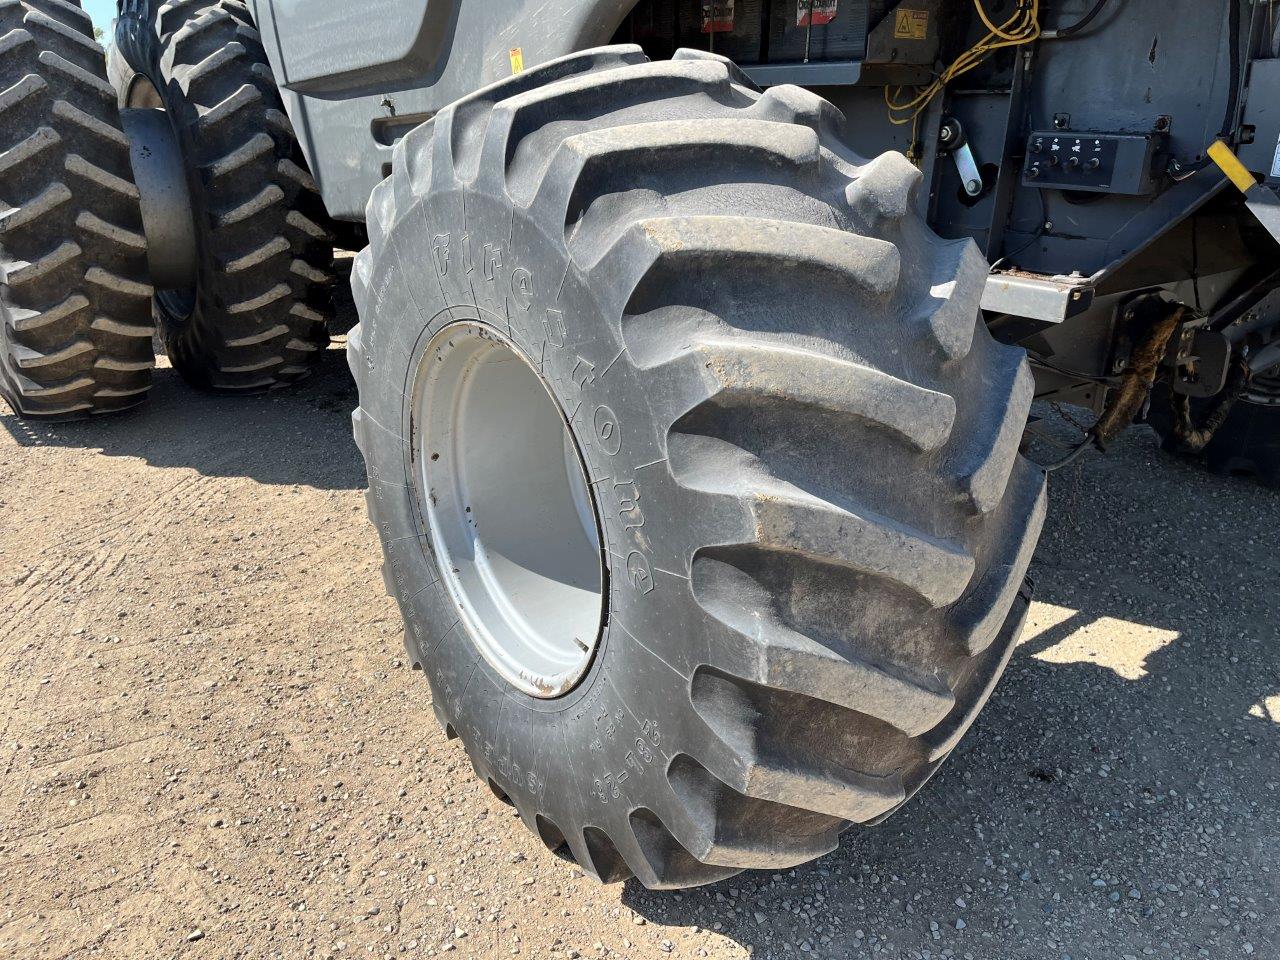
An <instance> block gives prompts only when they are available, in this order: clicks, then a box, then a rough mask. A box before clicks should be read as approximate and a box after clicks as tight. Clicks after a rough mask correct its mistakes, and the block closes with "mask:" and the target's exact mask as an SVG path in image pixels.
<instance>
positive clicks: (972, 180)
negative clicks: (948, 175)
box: [938, 117, 983, 197]
mask: <svg viewBox="0 0 1280 960" xmlns="http://www.w3.org/2000/svg"><path fill="white" fill-rule="evenodd" d="M938 147H939V149H941V150H942V151H944V152H946V153H949V154H951V159H953V160H954V161H955V163H956V171H957V172H958V173H959V174H960V182H961V183H962V184H963V185H964V192H965V193H967V194H968V195H969V196H971V197H977V196H981V195H982V189H983V184H982V171H981V170H979V169H978V161H977V160H976V159H975V158H974V156H973V150H972V149H971V148H970V146H969V141H968V139H966V137H965V135H964V127H962V126H961V125H960V121H959V120H957V119H956V118H955V117H948V118H947V119H946V120H944V121H943V122H942V127H941V129H939V131H938Z"/></svg>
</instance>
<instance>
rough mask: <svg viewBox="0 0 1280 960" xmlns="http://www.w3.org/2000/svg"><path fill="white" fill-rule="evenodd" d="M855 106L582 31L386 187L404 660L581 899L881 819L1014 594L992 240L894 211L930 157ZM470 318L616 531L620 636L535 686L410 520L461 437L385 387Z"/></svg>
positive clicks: (385, 372)
mask: <svg viewBox="0 0 1280 960" xmlns="http://www.w3.org/2000/svg"><path fill="white" fill-rule="evenodd" d="M842 122H843V117H842V116H841V115H840V114H839V113H838V112H837V111H836V110H835V109H834V108H833V107H831V106H830V105H829V104H828V103H826V102H825V101H823V100H821V99H820V98H818V97H816V96H814V95H812V94H810V93H807V92H805V91H803V90H800V89H798V88H794V87H777V88H774V89H772V90H770V91H769V92H767V93H764V94H761V93H760V92H759V91H757V90H755V89H754V88H752V87H750V86H749V82H748V81H746V80H745V78H743V77H742V76H741V75H740V74H739V73H738V72H737V71H736V69H735V68H734V67H732V65H731V64H729V63H728V61H725V60H722V59H720V58H717V57H709V56H707V55H704V54H696V53H689V52H682V53H681V54H678V55H677V57H676V59H674V60H672V61H670V62H657V63H650V62H648V61H647V59H646V58H645V57H644V55H643V53H642V52H641V51H640V50H639V48H635V47H611V48H603V49H600V50H595V51H589V52H586V53H583V54H578V55H574V56H571V57H568V58H565V59H563V60H560V61H554V62H551V63H548V64H546V65H544V66H541V67H538V68H537V69H534V70H530V71H528V72H527V73H524V74H522V75H519V76H517V77H513V78H511V79H509V80H506V81H503V82H501V83H499V84H496V85H494V86H492V87H490V88H487V89H485V90H481V91H479V92H478V93H476V94H474V95H473V96H470V97H468V98H466V99H464V100H462V101H459V102H458V103H456V104H454V105H453V106H451V107H449V108H447V109H445V110H443V111H441V113H440V114H438V115H437V116H436V117H435V118H434V120H433V121H432V122H429V123H427V124H425V125H423V126H422V127H421V128H419V129H417V130H415V131H414V132H412V133H411V134H410V135H409V136H407V137H406V138H405V139H404V141H403V142H402V143H401V144H400V145H399V147H398V152H397V154H396V158H395V164H394V173H393V175H392V177H390V178H389V179H388V180H387V181H385V182H384V183H383V184H381V185H380V187H379V188H378V189H377V190H376V191H375V194H374V196H373V198H372V199H371V201H370V205H369V212H368V214H369V215H368V223H369V234H370V246H369V247H368V248H367V249H366V250H365V251H363V252H362V253H361V254H360V255H359V256H358V257H357V260H356V265H355V269H354V270H353V274H352V287H353V291H354V295H355V300H356V304H357V306H358V308H359V310H360V314H361V323H360V325H359V326H358V327H357V328H356V329H355V330H354V331H353V332H352V335H351V337H350V339H349V343H348V357H349V361H350V364H351V368H352V370H353V373H354V374H355V377H356V380H357V383H358V386H359V391H360V407H359V409H358V410H357V411H356V413H355V415H354V422H355V434H356V440H357V443H358V445H359V446H360V448H361V451H362V452H363V454H364V458H365V461H366V464H367V468H368V475H369V484H370V489H369V494H368V504H369V510H370V514H371V517H372V519H373V522H374V524H375V526H376V528H377V530H378V533H379V536H380V538H381V540H382V546H383V550H384V552H385V555H386V564H385V567H384V572H385V577H384V579H385V580H386V583H387V586H388V589H389V591H390V592H391V593H392V595H393V596H394V597H395V598H396V600H397V601H398V603H399V605H400V608H401V612H402V614H403V616H404V618H405V621H406V625H407V630H406V646H407V648H408V651H409V656H410V660H411V661H412V662H413V664H414V665H415V666H421V667H422V668H423V669H424V670H425V672H426V675H427V678H428V680H429V681H430V683H431V688H432V694H433V696H432V700H433V706H434V709H435V711H436V713H437V715H438V717H439V719H440V721H441V722H442V723H443V724H444V725H445V727H446V730H447V731H448V732H449V733H450V734H451V735H456V736H458V737H460V738H461V739H462V741H463V745H464V746H465V748H466V750H467V753H468V756H469V758H470V760H471V762H472V764H473V766H474V767H475V769H476V770H477V772H478V774H479V775H480V776H481V777H482V778H483V779H485V780H487V781H488V782H489V784H490V786H491V787H492V788H493V789H494V790H495V792H497V793H498V794H499V795H500V796H502V797H504V798H505V799H507V800H508V801H509V802H510V803H511V804H513V805H514V807H515V808H516V810H517V811H518V812H519V815H520V817H521V818H522V819H523V820H524V822H525V823H526V825H527V826H528V827H529V828H530V829H531V830H533V831H535V832H536V833H537V834H538V835H539V836H540V837H541V838H542V840H543V841H544V842H545V843H546V845H547V846H548V847H550V848H552V849H555V850H557V851H558V852H560V853H562V854H563V855H566V856H569V857H571V858H572V859H573V860H575V861H576V862H577V863H578V864H580V865H581V867H582V868H583V869H584V870H585V871H586V872H587V873H588V874H590V875H592V876H595V877H597V878H598V879H600V880H604V881H613V880H620V879H623V878H625V877H627V876H630V875H635V876H636V877H638V878H639V880H640V881H641V882H642V883H643V884H645V885H646V886H648V887H651V888H652V887H683V886H691V885H697V884H703V883H708V882H712V881H715V880H717V879H720V878H724V877H727V876H730V875H732V874H734V873H736V872H738V871H741V870H743V869H748V868H781V867H786V866H790V865H794V864H798V863H801V862H804V861H807V860H810V859H812V858H814V857H817V856H819V855H821V854H823V853H826V852H827V851H829V850H831V849H833V848H834V847H835V846H836V844H837V840H838V836H839V834H840V832H841V831H842V830H843V829H845V828H846V827H847V826H848V825H849V824H850V823H869V822H873V821H877V820H879V819H881V818H883V817H885V816H887V815H888V814H889V813H891V812H892V811H893V810H895V809H896V808H897V807H898V806H899V805H900V804H902V803H903V802H904V801H905V800H906V799H907V798H908V797H909V796H910V795H911V794H912V793H914V792H915V791H916V790H917V789H918V788H919V787H920V786H921V785H922V784H923V783H924V781H925V780H926V779H927V778H928V777H929V775H930V774H931V773H932V772H933V771H934V770H935V769H936V767H937V765H938V764H939V763H940V762H941V761H942V759H944V758H945V757H946V755H947V754H948V753H949V752H950V751H951V750H952V749H953V747H954V746H955V745H956V743H957V742H958V740H959V738H960V737H961V735H962V734H963V733H964V731H965V730H966V729H967V728H968V726H969V724H970V723H971V722H972V721H973V719H974V717H975V716H976V714H977V712H978V710H979V709H980V708H981V706H982V705H983V703H984V702H985V700H986V698H987V696H988V694H989V693H990V691H991V689H992V687H993V685H994V683H995V681H996V679H997V677H998V676H999V674H1000V673H1001V671H1002V670H1003V668H1004V665H1005V663H1006V662H1007V660H1008V657H1009V655H1010V652H1011V650H1012V647H1013V644H1014V642H1015V640H1016V635H1017V632H1018V629H1019V626H1020V624H1021V621H1022V617H1023V615H1024V613H1025V610H1026V607H1027V605H1028V602H1029V592H1028V590H1027V589H1026V586H1025V583H1024V574H1025V571H1026V568H1027V565H1028V564H1029V562H1030V560H1031V555H1032V552H1033V550H1034V546H1035V542H1036V539H1037V536H1038V533H1039V530H1040V526H1041V523H1042V520H1043V516H1044V505H1045V487H1044V479H1043V476H1042V474H1041V473H1040V472H1039V471H1038V470H1037V469H1035V468H1033V467H1032V466H1031V465H1030V464H1029V463H1027V462H1026V461H1025V460H1023V459H1022V458H1021V457H1020V456H1019V455H1018V452H1017V448H1018V443H1019V439H1020V437H1021V434H1022V428H1023V425H1024V423H1025V420H1026V416H1027V412H1028V409H1029V406H1030V403H1031V395H1032V387H1031V378H1030V373H1029V370H1028V368H1027V365H1026V363H1025V358H1024V356H1023V354H1022V352H1021V351H1020V350H1016V349H1013V348H1009V347H1005V346H1002V345H999V344H997V343H996V342H995V341H993V340H992V339H991V337H990V336H989V335H988V334H987V332H986V330H985V327H984V326H983V324H982V323H981V322H980V320H979V311H978V303H979V297H980V294H981V290H982V287H983V283H984V282H985V277H986V265H985V263H984V262H983V261H982V258H981V257H980V256H979V255H978V254H977V252H976V249H975V248H974V247H973V246H972V245H971V244H969V243H967V242H965V243H958V242H947V241H943V240H941V239H939V238H938V237H937V236H935V235H934V234H932V233H931V232H930V231H929V230H928V229H927V227H926V226H925V225H924V224H923V222H922V221H921V220H920V219H919V218H918V217H917V216H916V214H915V213H914V212H913V207H912V204H911V197H912V195H913V192H914V189H915V187H916V184H917V182H918V180H919V174H918V172H917V171H916V170H915V169H914V168H913V167H911V165H910V164H909V163H907V161H906V160H905V159H903V158H901V157H900V156H897V155H885V156H882V157H880V158H877V159H874V160H871V161H866V160H863V159H861V158H858V157H856V156H854V155H852V154H851V152H850V151H849V150H848V148H847V147H846V146H845V145H844V143H843V141H842V139H841V137H840V125H841V124H842ZM460 321H468V322H473V323H474V322H478V323H481V324H488V325H490V326H491V328H492V329H493V330H494V331H495V333H497V334H500V335H501V336H503V337H505V338H508V339H509V340H510V341H511V342H514V343H515V344H516V345H517V346H518V347H519V348H520V349H521V350H522V351H523V354H524V356H525V358H526V359H527V360H528V361H529V362H530V363H532V364H534V365H535V366H536V367H537V368H538V369H539V370H540V371H541V373H542V376H543V379H544V380H545V383H546V384H547V385H548V387H549V389H550V391H551V392H552V394H553V395H554V397H555V399H556V401H557V402H558V404H559V405H560V407H561V412H562V415H563V417H564V419H565V421H566V422H568V424H569V426H570V430H571V432H572V433H573V435H574V439H575V441H576V442H577V445H578V447H579V449H580V452H581V455H582V458H583V460H584V462H585V465H586V471H587V474H588V477H589V481H590V488H591V490H592V491H593V493H594V505H595V508H596V512H597V514H598V515H599V517H600V518H601V520H602V528H603V544H604V546H603V554H604V563H605V566H606V567H607V570H608V580H607V582H608V587H607V615H606V616H605V618H604V620H605V622H604V624H603V627H602V630H601V634H600V636H599V639H598V645H597V647H596V650H595V654H594V659H593V661H592V663H591V666H590V670H589V672H588V673H587V674H586V676H585V678H584V679H583V680H582V681H581V682H580V683H579V684H578V686H577V687H575V688H574V689H573V690H572V691H571V692H569V693H567V694H565V695H563V696H560V697H557V698H555V699H537V698H534V697H530V696H528V695H526V694H525V693H522V692H520V691H518V690H516V689H515V688H514V687H513V686H511V685H510V684H508V683H507V682H506V681H504V680H503V679H502V677H501V676H499V675H498V674H497V673H496V672H495V670H494V669H493V667H492V665H491V663H490V662H489V661H488V660H487V659H486V658H485V657H483V656H481V655H480V653H479V652H478V648H477V645H476V644H475V643H473V641H472V638H471V636H470V633H471V631H472V629H473V624H472V623H471V621H470V620H469V619H468V618H467V617H464V616H460V614H459V608H458V606H457V605H455V603H454V602H453V600H452V599H451V596H450V594H449V592H448V591H447V590H446V588H445V586H444V584H443V583H442V580H441V571H440V570H438V569H437V568H436V566H435V560H434V556H433V542H434V541H433V539H432V536H433V534H432V531H431V530H430V529H428V527H427V525H426V523H425V521H424V517H423V512H422V510H421V508H420V504H422V503H424V502H426V500H425V499H424V498H427V497H431V496H432V491H430V490H424V489H421V487H422V479H421V478H422V471H421V469H420V465H421V462H422V459H423V458H424V457H427V456H434V455H435V454H434V451H435V450H436V449H437V447H436V444H437V442H438V443H439V444H440V447H439V449H444V445H447V444H448V443H449V439H448V438H447V437H440V438H433V437H430V436H425V437H424V436H422V434H421V430H420V429H419V428H420V426H421V425H420V424H418V423H415V421H414V411H413V407H412V404H410V403H409V402H407V400H406V398H407V397H410V396H412V395H413V394H414V389H415V382H416V379H417V378H418V377H419V376H420V375H421V371H422V370H423V369H424V365H429V364H430V363H431V362H432V361H433V358H432V357H431V356H429V355H428V354H427V353H426V348H427V346H428V344H429V343H430V342H431V341H432V338H433V337H435V336H436V335H437V333H439V331H441V330H442V329H444V328H446V327H448V326H449V325H450V324H453V323H458V322H460ZM508 468H509V469H510V470H512V471H518V470H519V469H520V464H519V463H515V462H512V463H510V464H509V465H508ZM525 508H526V509H529V510H536V509H538V507H537V504H533V503H528V504H526V505H525ZM474 522H475V523H477V524H478V525H479V526H481V527H483V525H484V523H485V518H484V517H483V516H479V517H476V518H475V520H474Z"/></svg>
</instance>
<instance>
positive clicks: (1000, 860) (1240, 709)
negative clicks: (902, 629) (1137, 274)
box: [622, 429, 1280, 960]
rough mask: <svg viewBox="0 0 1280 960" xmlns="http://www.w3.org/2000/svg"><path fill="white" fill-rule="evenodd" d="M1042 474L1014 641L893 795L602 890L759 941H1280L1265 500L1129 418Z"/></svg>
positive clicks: (1002, 949)
mask: <svg viewBox="0 0 1280 960" xmlns="http://www.w3.org/2000/svg"><path fill="white" fill-rule="evenodd" d="M1055 481H1056V482H1055V483H1053V484H1052V485H1051V498H1052V506H1051V510H1050V515H1049V521H1048V524H1047V526H1046V529H1045V534H1044V538H1043V540H1042V542H1041V547H1040V551H1039V553H1038V554H1037V558H1036V561H1035V563H1034V565H1033V568H1032V575H1033V577H1034V579H1035V580H1036V584H1037V591H1036V600H1037V603H1036V605H1035V606H1034V607H1033V609H1032V614H1031V617H1030V618H1029V621H1028V626H1027V628H1026V630H1025V631H1024V634H1023V642H1022V645H1021V646H1020V648H1019V649H1018V650H1017V651H1016V652H1015V654H1014V659H1013V661H1012V662H1011V664H1010V667H1009V671H1008V673H1007V674H1006V676H1005V679H1004V680H1003V682H1002V683H1001V684H1000V686H998V687H997V689H996V692H995V695H994V696H993V698H992V700H991V702H990V703H989V705H988V707H987V709H986V711H985V712H984V713H983V714H982V716H981V717H980V718H979V720H978V722H977V723H976V724H975V726H974V728H973V729H972V730H971V731H970V733H969V734H968V736H967V737H966V738H965V739H964V740H963V741H962V743H961V745H960V746H959V748H958V749H957V750H956V752H955V754H953V755H952V757H951V759H950V760H949V762H948V763H947V764H945V765H944V766H943V768H942V771H941V772H940V773H939V774H938V776H937V777H935V778H934V780H933V781H932V782H931V783H929V784H927V785H926V786H925V787H924V789H923V790H922V791H921V792H920V794H919V795H917V796H916V798H915V799H914V800H913V801H912V802H911V803H909V804H908V805H907V806H906V807H905V808H904V809H903V810H902V811H901V812H900V813H899V814H897V815H896V816H895V817H894V818H893V819H891V820H890V821H889V822H888V823H886V824H885V825H883V826H881V827H878V828H874V829H859V828H854V829H853V830H850V831H849V832H847V833H846V834H845V835H844V837H843V838H842V843H841V845H840V848H839V849H838V850H837V851H836V852H834V853H832V854H829V855H828V856H826V857H824V858H822V859H820V860H818V861H816V862H814V863H812V864H808V865H806V866H803V867H800V868H798V869H796V870H793V871H790V870H784V871H773V872H749V873H746V874H743V875H741V876H739V877H736V878H733V879H731V880H728V881H725V882H722V883H720V884H716V885H714V886H711V887H706V888H702V889H698V890H690V891H684V892H682V893H679V894H670V893H653V892H649V891H646V890H644V889H643V888H642V887H641V886H639V885H638V884H637V883H636V881H634V880H632V881H629V882H628V884H627V886H626V889H625V890H624V892H623V894H622V902H623V903H624V904H626V905H627V906H629V907H631V908H632V909H633V910H635V911H636V912H637V913H639V914H640V915H641V916H643V917H645V918H647V919H648V920H650V921H652V922H655V923H661V924H667V925H672V926H674V927H676V928H679V927H693V926H699V927H702V928H704V929H711V930H714V931H717V932H719V933H720V934H721V935H723V936H724V937H726V938H728V939H729V940H731V941H735V942H737V943H739V944H741V945H743V946H744V947H747V948H749V950H750V952H751V954H752V956H755V957H761V958H771V957H791V958H795V957H805V956H814V957H842V958H843V957H861V956H892V957H899V956H902V957H913V958H919V957H930V956H932V957H952V956H954V957H976V958H982V960H999V958H1023V957H1028V958H1029V957H1054V958H1060V957H1073V958H1080V957H1092V956H1109V957H1117V958H1119V957H1122V956H1126V955H1129V956H1135V957H1137V956H1143V955H1148V954H1146V951H1148V950H1150V951H1153V952H1154V954H1155V955H1157V956H1161V957H1176V956H1185V957H1195V956H1223V955H1233V956H1239V955H1245V954H1248V953H1254V954H1255V955H1259V956H1280V915H1278V914H1277V911H1276V909H1275V905H1274V899H1275V898H1276V896H1277V893H1278V891H1280V868H1277V867H1276V866H1275V864H1276V863H1277V857H1278V855H1280V826H1278V824H1280V783H1277V781H1280V639H1278V637H1280V611H1277V609H1276V607H1275V604H1274V591H1275V586H1274V585H1275V583H1276V582H1277V580H1280V555H1278V552H1277V551H1276V549H1275V545H1274V544H1275V541H1274V539H1273V537H1274V530H1275V529H1277V524H1278V523H1280V496H1278V495H1277V494H1276V493H1275V492H1274V491H1269V490H1266V489H1265V488H1263V487H1261V486H1259V485H1258V484H1256V483H1252V482H1248V481H1242V480H1236V479H1230V478H1221V477H1215V476H1210V475H1208V474H1206V473H1204V472H1202V471H1200V470H1198V469H1196V468H1194V467H1193V466H1190V465H1188V464H1186V463H1183V462H1179V461H1174V460H1172V459H1170V458H1168V457H1166V456H1164V455H1162V454H1161V453H1160V452H1159V451H1158V449H1157V442H1156V440H1155V438H1154V435H1153V434H1151V432H1150V431H1148V430H1145V429H1142V430H1135V431H1132V432H1131V433H1130V435H1128V436H1127V437H1126V438H1125V439H1124V441H1123V442H1122V443H1121V444H1119V445H1118V447H1117V449H1116V450H1115V452H1114V453H1113V454H1111V455H1110V456H1108V457H1107V458H1105V459H1103V458H1093V459H1090V460H1088V461H1087V462H1086V463H1084V464H1083V465H1082V466H1081V467H1080V468H1079V469H1075V470H1073V471H1068V472H1065V474H1058V475H1056V476H1055ZM671 932H672V934H673V935H678V929H676V930H672V931H671ZM1246 945H1247V946H1246ZM1204 951H1208V952H1207V953H1206V952H1204Z"/></svg>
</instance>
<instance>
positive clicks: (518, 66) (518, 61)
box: [507, 47, 524, 74]
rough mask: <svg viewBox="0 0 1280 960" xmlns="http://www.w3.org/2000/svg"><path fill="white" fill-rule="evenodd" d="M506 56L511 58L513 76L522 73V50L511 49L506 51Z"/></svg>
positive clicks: (518, 48)
mask: <svg viewBox="0 0 1280 960" xmlns="http://www.w3.org/2000/svg"><path fill="white" fill-rule="evenodd" d="M507 54H508V56H510V57H511V72H512V73H513V74H516V73H524V49H523V48H521V47H512V48H511V49H510V50H509V51H507Z"/></svg>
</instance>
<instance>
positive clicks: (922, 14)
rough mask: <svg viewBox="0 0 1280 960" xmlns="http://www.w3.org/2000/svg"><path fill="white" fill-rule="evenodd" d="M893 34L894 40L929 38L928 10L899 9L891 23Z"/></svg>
mask: <svg viewBox="0 0 1280 960" xmlns="http://www.w3.org/2000/svg"><path fill="white" fill-rule="evenodd" d="M893 36H894V39H896V40H927V39H929V11H928V10H899V11H898V14H897V19H896V20H895V21H894V24H893Z"/></svg>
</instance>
